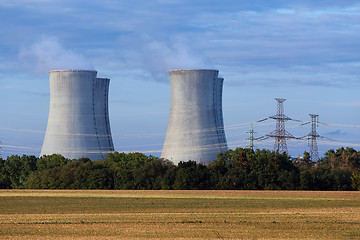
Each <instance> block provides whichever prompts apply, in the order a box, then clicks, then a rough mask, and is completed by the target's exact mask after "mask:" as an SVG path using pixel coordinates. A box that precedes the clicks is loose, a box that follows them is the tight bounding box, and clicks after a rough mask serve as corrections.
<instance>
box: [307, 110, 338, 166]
mask: <svg viewBox="0 0 360 240" xmlns="http://www.w3.org/2000/svg"><path fill="white" fill-rule="evenodd" d="M309 115H310V117H311V122H306V123H303V124H301V125H306V124H309V123H311V132H310V133H309V134H308V135H306V136H304V137H301V138H307V139H308V141H309V147H310V159H311V160H312V161H313V162H317V161H319V150H318V145H317V141H316V139H317V138H324V139H328V140H334V139H331V138H326V137H323V136H320V135H319V134H318V133H317V132H316V127H318V126H319V123H321V124H324V125H328V124H326V123H322V122H319V115H317V114H309Z"/></svg>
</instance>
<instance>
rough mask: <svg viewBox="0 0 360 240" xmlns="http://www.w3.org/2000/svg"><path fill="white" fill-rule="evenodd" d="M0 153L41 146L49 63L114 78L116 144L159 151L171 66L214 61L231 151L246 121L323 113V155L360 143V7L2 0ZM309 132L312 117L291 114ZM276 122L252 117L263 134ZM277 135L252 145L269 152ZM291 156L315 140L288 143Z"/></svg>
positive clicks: (196, 0) (343, 0)
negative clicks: (281, 111) (280, 108)
mask: <svg viewBox="0 0 360 240" xmlns="http://www.w3.org/2000/svg"><path fill="white" fill-rule="evenodd" d="M0 22H1V24H0V32H1V34H0V53H1V54H0V96H1V101H0V109H1V118H0V141H1V142H2V157H6V156H9V155H12V154H34V155H36V156H38V155H39V154H40V150H41V146H42V142H43V138H44V134H45V130H46V124H47V118H48V108H49V76H48V71H49V70H52V69H95V70H97V71H98V77H108V78H110V79H111V82H110V96H109V107H110V122H111V129H112V133H113V140H114V145H115V150H117V151H125V152H128V151H141V152H144V153H146V154H153V155H156V156H159V155H160V152H161V149H162V144H163V141H164V139H165V133H166V129H167V123H168V117H169V108H170V102H169V101H170V87H169V77H168V70H170V69H176V68H214V69H218V70H219V71H220V75H221V76H222V77H224V78H225V82H224V92H223V112H224V122H225V131H226V135H227V140H228V144H229V147H230V148H235V147H246V146H247V145H248V141H247V140H246V138H248V133H246V132H247V131H248V130H249V127H250V122H255V121H257V120H260V119H263V118H265V117H268V116H272V115H275V114H276V107H277V106H276V101H275V99H274V98H286V99H287V100H286V101H285V102H284V108H285V114H286V115H287V116H289V117H291V118H294V119H298V120H301V121H303V122H307V121H310V120H311V118H310V116H309V114H310V113H311V114H319V120H320V122H323V123H326V124H327V125H323V124H320V125H319V126H318V128H317V132H318V133H319V134H320V135H322V136H324V137H327V138H331V139H333V140H327V139H319V140H318V144H319V153H320V156H321V155H322V154H324V152H326V151H327V150H328V149H331V148H334V149H337V148H339V147H342V146H344V147H347V146H349V147H353V148H355V149H357V150H360V94H359V92H360V55H359V52H360V3H358V2H357V1H350V0H338V1H332V0H326V1H325V0H317V1H313V0H301V1H300V0H292V1H286V0H259V1H247V0H224V1H213V0H206V1H205V0H191V1H187V0H150V1H130V0H122V1H115V0H102V1H95V0H87V1H84V0H75V1H74V0H71V1H70V0H17V1H13V0H0ZM286 127H287V131H288V132H290V133H291V134H293V135H294V136H296V137H300V136H305V135H307V134H308V133H309V132H310V131H311V128H310V125H304V126H299V123H298V122H287V123H286ZM274 129H275V122H274V120H268V121H264V122H261V123H254V130H255V132H256V133H255V137H260V136H262V135H264V134H267V133H270V132H271V131H273V130H274ZM273 142H274V140H273V139H268V140H265V141H262V142H259V141H257V142H255V146H256V147H257V148H267V149H271V150H272V149H273ZM288 150H289V153H290V154H291V155H293V156H297V155H299V154H302V153H303V152H304V151H305V150H306V151H309V148H308V143H307V141H295V140H291V141H288Z"/></svg>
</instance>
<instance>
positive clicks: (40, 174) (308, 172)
mask: <svg viewBox="0 0 360 240" xmlns="http://www.w3.org/2000/svg"><path fill="white" fill-rule="evenodd" d="M0 188H2V189H149V190H150V189H164V190H170V189H178V190H181V189H193V190H200V189H204V190H205V189H208V190H230V189H233V190H333V191H346V190H360V151H359V152H358V151H356V150H355V149H353V148H339V149H337V150H336V151H335V150H333V149H331V150H329V151H327V152H326V153H325V155H324V157H323V158H322V159H321V160H320V161H319V162H316V163H315V162H312V161H311V160H310V155H309V153H307V152H304V154H303V157H302V158H300V157H298V158H296V159H291V158H290V156H288V155H287V154H285V153H283V154H280V153H277V152H273V151H269V150H265V149H263V150H259V149H257V150H255V151H254V150H252V149H248V148H237V149H235V150H228V151H226V152H224V153H220V154H218V156H217V159H216V160H214V161H213V162H211V163H209V164H202V163H196V162H195V161H191V160H189V161H187V162H180V163H179V164H178V165H174V164H173V163H172V162H170V161H168V160H165V159H161V158H157V157H154V156H151V155H150V156H146V155H144V154H142V153H138V152H135V153H120V152H114V153H110V154H109V155H108V156H107V158H106V159H104V160H96V161H91V160H89V159H88V158H80V159H73V160H70V159H66V158H65V157H63V156H61V155H58V154H53V155H48V156H42V157H40V158H37V157H35V156H27V155H23V156H18V155H12V156H9V157H7V159H6V160H4V159H2V158H0Z"/></svg>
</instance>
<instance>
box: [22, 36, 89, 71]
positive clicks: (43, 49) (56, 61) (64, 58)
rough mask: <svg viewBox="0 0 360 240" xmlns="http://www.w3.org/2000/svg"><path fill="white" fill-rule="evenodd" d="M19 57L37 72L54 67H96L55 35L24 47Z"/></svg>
mask: <svg viewBox="0 0 360 240" xmlns="http://www.w3.org/2000/svg"><path fill="white" fill-rule="evenodd" d="M19 58H20V62H21V63H22V64H23V66H25V68H27V69H30V70H31V71H32V72H36V73H45V72H48V71H50V70H54V69H85V70H92V69H94V67H93V66H92V64H91V63H90V61H89V60H88V59H86V58H85V57H84V56H82V55H80V54H78V53H76V52H74V51H72V50H68V49H65V48H64V47H63V46H62V45H61V44H60V43H59V41H58V40H57V39H56V38H55V37H43V38H42V39H41V40H40V41H39V42H36V43H34V44H32V45H31V46H29V47H23V48H22V49H21V50H20V54H19Z"/></svg>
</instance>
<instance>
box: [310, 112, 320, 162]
mask: <svg viewBox="0 0 360 240" xmlns="http://www.w3.org/2000/svg"><path fill="white" fill-rule="evenodd" d="M309 115H310V117H311V132H310V133H309V134H308V136H309V138H310V140H311V142H310V159H311V160H312V161H315V162H317V161H318V160H319V151H318V146H317V142H316V138H318V137H320V135H319V134H318V133H317V132H316V127H317V125H318V122H319V120H318V117H319V115H317V114H309Z"/></svg>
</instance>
